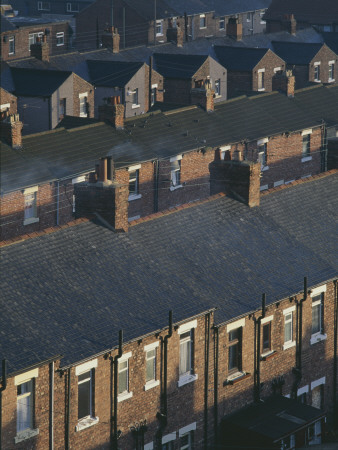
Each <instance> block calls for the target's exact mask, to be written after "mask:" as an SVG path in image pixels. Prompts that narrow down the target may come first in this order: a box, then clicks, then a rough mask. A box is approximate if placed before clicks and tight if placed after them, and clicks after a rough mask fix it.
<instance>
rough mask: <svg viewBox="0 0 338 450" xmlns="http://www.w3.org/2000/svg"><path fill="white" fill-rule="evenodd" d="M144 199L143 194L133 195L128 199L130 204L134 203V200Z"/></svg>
mask: <svg viewBox="0 0 338 450" xmlns="http://www.w3.org/2000/svg"><path fill="white" fill-rule="evenodd" d="M141 197H142V194H131V195H129V197H128V202H132V201H133V200H138V199H139V198H141Z"/></svg>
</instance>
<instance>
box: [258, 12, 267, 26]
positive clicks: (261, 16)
mask: <svg viewBox="0 0 338 450" xmlns="http://www.w3.org/2000/svg"><path fill="white" fill-rule="evenodd" d="M264 14H265V11H261V12H260V13H259V15H260V19H261V20H260V24H261V25H265V24H266V21H265V20H263V19H262V18H263V16H264Z"/></svg>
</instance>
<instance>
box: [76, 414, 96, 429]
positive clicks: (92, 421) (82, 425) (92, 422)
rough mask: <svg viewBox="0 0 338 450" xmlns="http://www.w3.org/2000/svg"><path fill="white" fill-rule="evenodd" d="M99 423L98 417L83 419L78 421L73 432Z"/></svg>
mask: <svg viewBox="0 0 338 450" xmlns="http://www.w3.org/2000/svg"><path fill="white" fill-rule="evenodd" d="M97 423H99V418H98V417H85V418H83V419H81V420H79V422H78V424H77V425H76V427H75V431H81V430H84V429H85V428H89V427H92V426H93V425H96V424H97Z"/></svg>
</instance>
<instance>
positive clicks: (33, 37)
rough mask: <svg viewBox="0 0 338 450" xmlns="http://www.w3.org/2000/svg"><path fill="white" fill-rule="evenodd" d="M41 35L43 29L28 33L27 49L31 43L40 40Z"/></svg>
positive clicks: (29, 48)
mask: <svg viewBox="0 0 338 450" xmlns="http://www.w3.org/2000/svg"><path fill="white" fill-rule="evenodd" d="M42 36H43V31H40V32H39V33H30V34H29V36H28V50H29V51H30V50H31V45H33V44H36V43H37V42H39V41H40V40H41V38H42Z"/></svg>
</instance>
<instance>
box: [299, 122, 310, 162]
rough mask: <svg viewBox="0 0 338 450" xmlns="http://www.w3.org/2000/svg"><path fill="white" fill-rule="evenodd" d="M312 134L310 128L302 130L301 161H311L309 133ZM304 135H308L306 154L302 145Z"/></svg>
mask: <svg viewBox="0 0 338 450" xmlns="http://www.w3.org/2000/svg"><path fill="white" fill-rule="evenodd" d="M311 134H312V128H308V129H306V130H303V131H302V159H301V162H302V163H303V162H307V161H311V160H312V156H311V136H310V135H311ZM305 136H310V137H309V154H306V155H305V153H304V152H303V146H304V142H303V140H304V137H305Z"/></svg>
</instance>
